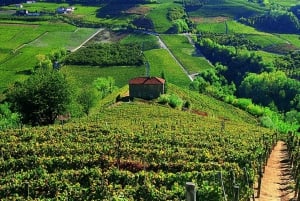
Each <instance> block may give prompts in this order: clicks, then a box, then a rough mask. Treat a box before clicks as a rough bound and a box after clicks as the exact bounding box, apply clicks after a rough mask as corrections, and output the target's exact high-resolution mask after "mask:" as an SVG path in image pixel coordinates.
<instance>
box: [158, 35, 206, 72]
mask: <svg viewBox="0 0 300 201" xmlns="http://www.w3.org/2000/svg"><path fill="white" fill-rule="evenodd" d="M161 38H162V39H163V41H164V43H165V44H166V45H167V46H168V48H169V49H170V50H171V52H172V53H173V54H174V55H175V57H176V58H177V59H178V60H179V61H180V63H181V64H182V65H183V66H184V67H185V69H186V70H187V71H188V72H189V74H194V73H198V72H200V71H203V70H206V69H208V68H211V67H212V66H211V64H210V63H209V62H208V61H207V60H206V59H205V57H204V56H203V55H201V54H199V53H198V52H197V50H196V48H195V47H194V46H192V45H191V44H190V42H189V40H188V38H187V37H186V36H184V35H161Z"/></svg>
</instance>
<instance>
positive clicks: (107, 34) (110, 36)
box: [88, 29, 127, 44]
mask: <svg viewBox="0 0 300 201" xmlns="http://www.w3.org/2000/svg"><path fill="white" fill-rule="evenodd" d="M126 35H127V34H126V33H121V32H112V31H109V30H107V29H103V30H102V31H100V32H99V33H98V34H97V35H96V36H94V37H93V38H92V39H91V40H90V41H89V42H88V43H90V44H91V43H110V42H118V41H120V40H121V39H122V38H124V37H126Z"/></svg>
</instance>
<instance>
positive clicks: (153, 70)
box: [145, 49, 190, 88]
mask: <svg viewBox="0 0 300 201" xmlns="http://www.w3.org/2000/svg"><path fill="white" fill-rule="evenodd" d="M145 55H146V58H147V60H148V61H149V63H150V75H151V76H161V73H162V72H164V73H165V76H166V79H167V81H168V82H171V83H173V84H176V85H177V86H181V87H183V88H188V86H189V84H190V80H189V78H188V77H187V75H186V74H185V73H184V71H183V70H182V69H181V68H180V66H179V65H178V64H177V63H176V62H175V60H174V59H173V58H172V57H171V56H170V54H169V53H168V52H167V51H166V50H164V49H156V50H149V51H145Z"/></svg>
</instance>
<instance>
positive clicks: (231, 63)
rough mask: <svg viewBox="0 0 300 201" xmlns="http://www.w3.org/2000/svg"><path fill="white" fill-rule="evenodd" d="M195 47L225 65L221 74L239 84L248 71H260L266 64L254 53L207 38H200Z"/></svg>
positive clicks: (212, 59) (263, 69) (264, 68)
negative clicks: (241, 50)
mask: <svg viewBox="0 0 300 201" xmlns="http://www.w3.org/2000/svg"><path fill="white" fill-rule="evenodd" d="M197 48H199V49H200V50H201V52H202V53H203V54H204V55H205V57H206V58H208V59H209V60H210V61H211V62H213V63H214V64H216V63H220V64H222V65H224V66H226V68H225V69H223V70H222V72H221V74H222V75H223V76H224V77H225V78H226V80H227V81H228V82H229V83H231V82H234V83H235V84H236V85H239V84H240V83H241V81H242V80H243V78H244V76H245V75H246V74H247V73H249V72H252V73H260V72H262V71H265V70H266V69H267V68H268V66H267V65H266V64H264V63H263V62H262V57H261V56H259V55H257V54H255V53H243V52H238V51H237V48H238V47H237V46H236V47H232V46H231V47H229V46H225V45H220V44H218V43H217V42H215V41H213V40H211V39H209V38H201V39H200V42H199V43H198V44H197Z"/></svg>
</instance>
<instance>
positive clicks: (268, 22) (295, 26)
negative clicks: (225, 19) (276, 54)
mask: <svg viewBox="0 0 300 201" xmlns="http://www.w3.org/2000/svg"><path fill="white" fill-rule="evenodd" d="M239 21H240V22H241V23H244V24H247V25H250V26H253V27H256V28H258V29H261V30H265V31H271V32H278V33H298V32H299V30H300V23H299V20H298V18H297V17H296V15H294V13H293V12H289V11H281V10H271V11H270V12H268V13H265V14H263V15H259V16H254V17H250V18H240V20H239Z"/></svg>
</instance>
